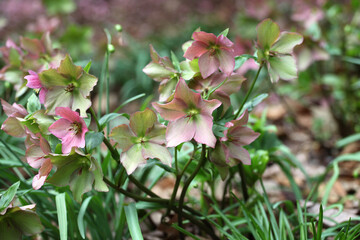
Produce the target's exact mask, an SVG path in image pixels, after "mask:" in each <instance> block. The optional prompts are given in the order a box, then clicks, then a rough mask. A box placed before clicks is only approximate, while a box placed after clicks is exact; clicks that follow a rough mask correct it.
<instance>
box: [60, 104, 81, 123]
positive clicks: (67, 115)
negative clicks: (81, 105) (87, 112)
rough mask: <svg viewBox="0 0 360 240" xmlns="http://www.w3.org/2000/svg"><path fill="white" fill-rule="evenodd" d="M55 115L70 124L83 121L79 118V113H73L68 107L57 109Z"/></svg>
mask: <svg viewBox="0 0 360 240" xmlns="http://www.w3.org/2000/svg"><path fill="white" fill-rule="evenodd" d="M55 114H56V115H58V116H60V117H62V118H64V119H66V120H69V121H70V122H80V121H81V120H82V119H81V118H80V116H79V113H77V112H75V111H72V110H71V109H70V108H68V107H57V108H55Z"/></svg>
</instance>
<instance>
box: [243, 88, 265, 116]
mask: <svg viewBox="0 0 360 240" xmlns="http://www.w3.org/2000/svg"><path fill="white" fill-rule="evenodd" d="M268 96H269V94H267V93H262V94H260V95H258V96H256V97H254V98H253V99H251V100H250V101H248V102H246V103H245V105H244V107H243V109H244V110H245V109H248V111H249V112H250V111H251V110H253V109H254V107H255V106H256V105H258V104H260V103H261V102H262V101H263V100H264V99H265V98H267V97H268Z"/></svg>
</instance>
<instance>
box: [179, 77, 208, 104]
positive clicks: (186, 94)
mask: <svg viewBox="0 0 360 240" xmlns="http://www.w3.org/2000/svg"><path fill="white" fill-rule="evenodd" d="M174 99H176V100H182V101H183V102H184V103H185V104H186V105H187V106H186V107H189V106H192V105H195V106H196V105H197V104H198V102H199V101H200V100H201V95H200V94H199V93H195V92H193V91H191V90H190V88H189V87H188V85H187V84H186V82H185V80H184V79H182V78H180V80H179V82H178V84H177V86H176V89H175V96H174Z"/></svg>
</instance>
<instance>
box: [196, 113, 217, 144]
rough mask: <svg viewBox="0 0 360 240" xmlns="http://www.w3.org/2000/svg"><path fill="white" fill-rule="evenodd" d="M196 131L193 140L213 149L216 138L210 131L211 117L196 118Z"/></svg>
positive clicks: (199, 116) (200, 116)
mask: <svg viewBox="0 0 360 240" xmlns="http://www.w3.org/2000/svg"><path fill="white" fill-rule="evenodd" d="M195 122H196V131H195V136H194V139H195V141H197V142H198V143H202V144H206V145H208V146H209V147H212V148H214V147H215V144H216V138H215V136H214V133H213V131H212V126H213V121H212V117H210V116H206V115H198V116H196V120H195Z"/></svg>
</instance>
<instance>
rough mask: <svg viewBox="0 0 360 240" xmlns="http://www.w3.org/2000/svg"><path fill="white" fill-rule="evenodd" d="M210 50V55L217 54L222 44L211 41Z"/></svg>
mask: <svg viewBox="0 0 360 240" xmlns="http://www.w3.org/2000/svg"><path fill="white" fill-rule="evenodd" d="M208 50H209V52H210V55H211V56H214V55H215V54H217V53H218V52H219V50H220V46H219V45H217V44H215V43H210V44H209V47H208Z"/></svg>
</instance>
